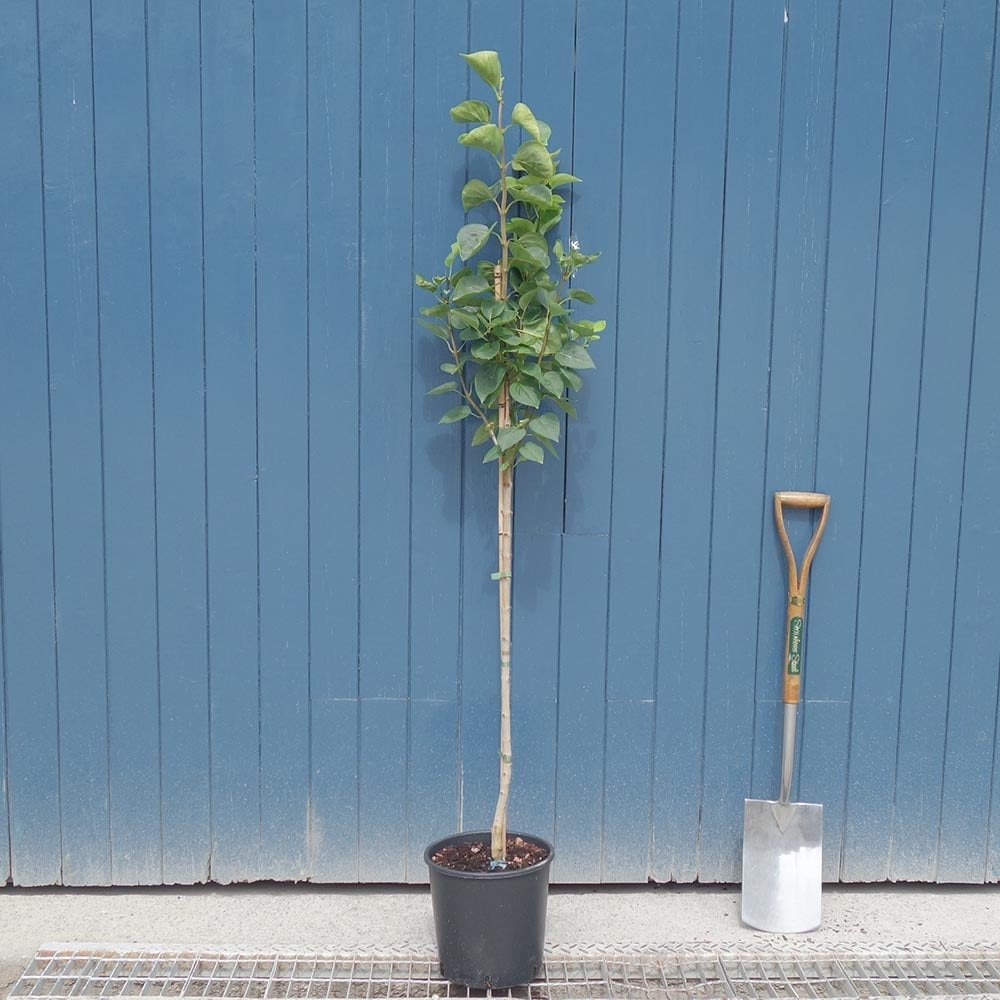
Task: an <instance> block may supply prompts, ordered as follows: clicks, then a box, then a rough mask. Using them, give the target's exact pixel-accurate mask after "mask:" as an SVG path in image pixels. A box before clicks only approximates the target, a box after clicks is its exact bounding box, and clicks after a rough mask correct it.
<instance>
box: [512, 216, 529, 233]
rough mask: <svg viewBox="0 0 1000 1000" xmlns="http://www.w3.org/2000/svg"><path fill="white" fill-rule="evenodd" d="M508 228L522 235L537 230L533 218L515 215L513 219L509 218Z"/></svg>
mask: <svg viewBox="0 0 1000 1000" xmlns="http://www.w3.org/2000/svg"><path fill="white" fill-rule="evenodd" d="M507 228H508V229H509V230H510V231H511V232H512V233H513V234H514V235H515V236H521V235H522V234H523V233H533V232H534V231H535V224H534V223H533V222H532V221H531V219H520V218H518V217H516V216H515V217H514V218H513V219H508V220H507Z"/></svg>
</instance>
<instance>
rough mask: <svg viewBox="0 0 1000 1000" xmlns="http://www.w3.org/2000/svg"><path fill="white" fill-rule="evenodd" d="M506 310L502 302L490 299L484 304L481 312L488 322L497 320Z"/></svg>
mask: <svg viewBox="0 0 1000 1000" xmlns="http://www.w3.org/2000/svg"><path fill="white" fill-rule="evenodd" d="M505 308H506V307H505V306H504V304H503V303H502V302H499V301H498V300H497V299H490V300H489V301H487V302H484V303H483V304H482V306H481V307H480V311H481V312H482V314H483V315H484V316H485V317H486V318H487V319H488V320H493V319H496V318H497V317H498V316H499V315H500V314H501V313H502V312H503V311H504V309H505Z"/></svg>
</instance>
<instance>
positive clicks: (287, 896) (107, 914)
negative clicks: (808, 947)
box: [0, 885, 1000, 997]
mask: <svg viewBox="0 0 1000 1000" xmlns="http://www.w3.org/2000/svg"><path fill="white" fill-rule="evenodd" d="M768 937H769V935H765V934H761V933H759V932H756V931H752V930H750V929H749V928H747V927H744V926H742V925H741V923H740V920H739V889H738V887H737V888H724V887H712V886H639V887H635V888H607V887H602V888H593V887H583V888H561V887H560V888H554V889H553V890H552V892H551V895H550V900H549V918H548V940H549V942H550V943H551V944H553V945H555V946H559V945H569V944H575V945H581V944H605V945H632V946H637V945H652V944H658V943H683V942H711V943H715V942H717V943H742V942H757V943H760V942H763V941H766V940H767V939H768ZM794 937H795V940H797V941H801V942H803V943H807V942H814V943H816V944H817V945H820V946H822V947H824V948H827V947H834V948H835V947H836V946H837V945H838V944H840V943H843V944H848V943H855V944H857V943H875V942H912V943H914V944H922V943H926V942H931V941H935V942H944V943H945V944H955V945H960V944H968V943H970V942H995V941H997V940H1000V886H961V887H959V886H938V887H928V886H902V885H900V886H852V887H842V886H836V887H828V888H827V889H826V890H825V892H824V909H823V926H822V928H821V929H820V930H819V931H816V932H814V933H812V934H807V935H796V936H794ZM780 939H781V938H779V940H780ZM53 941H60V942H72V941H80V942H92V943H96V942H105V943H109V944H110V943H114V944H123V943H134V944H150V945H164V946H178V945H188V946H198V947H210V946H218V947H234V948H238V947H246V948H282V949H288V950H296V949H298V950H310V951H313V950H321V951H349V950H351V949H352V948H354V947H364V948H373V947H379V946H384V947H399V946H409V947H410V948H412V949H413V950H416V951H427V950H433V942H434V928H433V923H432V919H431V909H430V900H429V898H428V894H427V890H426V889H425V888H420V887H413V888H408V887H391V888H372V887H366V888H355V887H350V888H336V887H326V886H311V885H300V886H289V885H252V886H230V887H212V886H208V887H193V888H179V889H171V888H158V889H137V890H126V889H95V890H68V889H41V890H27V889H0V997H6V996H7V994H8V992H9V990H10V987H11V986H12V985H13V983H14V981H15V980H16V979H17V977H18V975H19V974H20V972H21V970H22V969H23V968H24V966H25V965H26V964H27V962H28V960H29V959H30V958H31V956H32V955H33V954H34V952H35V951H36V950H37V948H38V947H39V946H41V945H42V944H43V943H45V942H53Z"/></svg>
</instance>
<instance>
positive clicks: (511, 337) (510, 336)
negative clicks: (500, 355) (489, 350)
mask: <svg viewBox="0 0 1000 1000" xmlns="http://www.w3.org/2000/svg"><path fill="white" fill-rule="evenodd" d="M490 333H492V334H493V336H494V337H496V338H497V340H502V341H503V342H504V343H505V344H518V343H520V342H521V338H520V337H519V336H518V335H517V332H516V331H515V330H511V329H510V328H509V327H506V326H495V327H493V329H492V330H490Z"/></svg>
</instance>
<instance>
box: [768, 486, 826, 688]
mask: <svg viewBox="0 0 1000 1000" xmlns="http://www.w3.org/2000/svg"><path fill="white" fill-rule="evenodd" d="M784 507H806V508H812V509H818V510H822V514H821V515H820V518H819V524H817V525H816V530H815V531H814V532H813V536H812V540H811V541H810V542H809V547H808V548H807V549H806V554H805V556H803V558H802V566H801V568H800V567H798V566H796V564H795V553H794V552H793V551H792V543H791V542H790V541H789V540H788V532H787V531H786V530H785V516H784V510H783V508H784ZM829 516H830V497H829V494H826V493H796V492H780V493H775V494H774V520H775V523H776V524H777V526H778V537H779V538H780V539H781V546H782V548H783V549H784V550H785V559H786V560H787V562H788V616H787V623H788V624H787V630H786V637H785V638H786V641H785V666H784V671H783V672H784V701H785V704H786V705H797V704H798V703H799V693H800V689H801V686H802V662H803V657H802V637H803V633H804V631H805V622H806V590H807V588H808V586H809V570H810V569H811V568H812V561H813V557H814V556H815V555H816V549H817V548H818V547H819V540H820V539H821V538H822V537H823V531H824V529H825V528H826V519H827V518H828V517H829Z"/></svg>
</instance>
